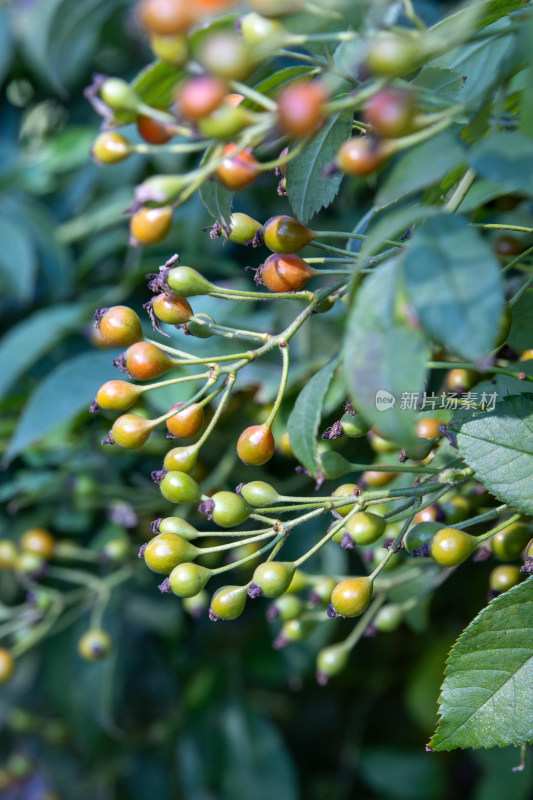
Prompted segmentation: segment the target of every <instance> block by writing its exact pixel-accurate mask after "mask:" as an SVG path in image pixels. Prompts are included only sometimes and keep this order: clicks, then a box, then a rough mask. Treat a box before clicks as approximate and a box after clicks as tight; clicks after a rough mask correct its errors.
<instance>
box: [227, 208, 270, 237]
mask: <svg viewBox="0 0 533 800" xmlns="http://www.w3.org/2000/svg"><path fill="white" fill-rule="evenodd" d="M262 227H263V226H262V225H261V223H260V222H258V221H257V220H256V219H254V218H253V217H250V216H248V214H241V213H240V212H238V211H236V212H235V214H232V215H231V217H230V228H231V233H230V235H229V236H228V237H227V238H228V239H229V240H230V242H235V243H236V244H247V243H248V242H250V241H252V239H253V238H254V236H255V235H256V233H257V232H258V231H260V230H261V228H262ZM222 235H223V236H224V237H226V234H225V232H224V230H222Z"/></svg>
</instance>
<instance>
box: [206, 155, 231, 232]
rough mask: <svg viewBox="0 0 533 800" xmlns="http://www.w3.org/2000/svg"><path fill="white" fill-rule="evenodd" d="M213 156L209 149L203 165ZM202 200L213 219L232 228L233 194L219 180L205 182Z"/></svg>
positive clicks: (225, 226)
mask: <svg viewBox="0 0 533 800" xmlns="http://www.w3.org/2000/svg"><path fill="white" fill-rule="evenodd" d="M212 154H213V148H212V147H211V148H209V150H207V151H206V153H205V154H204V156H203V158H202V162H201V163H202V165H203V164H206V163H207V162H208V161H209V159H210V158H211V156H212ZM200 199H201V201H202V203H203V204H204V206H205V207H206V208H207V210H208V211H209V213H210V214H211V216H212V217H213V219H215V220H216V221H217V222H219V223H220V225H222V227H223V228H229V227H230V219H231V208H232V205H233V192H231V191H230V190H229V189H225V188H224V187H223V186H221V184H220V183H219V182H218V181H217V180H213V181H204V182H203V183H202V185H201V187H200Z"/></svg>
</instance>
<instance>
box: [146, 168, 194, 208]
mask: <svg viewBox="0 0 533 800" xmlns="http://www.w3.org/2000/svg"><path fill="white" fill-rule="evenodd" d="M185 185H186V180H185V178H184V177H183V176H182V175H152V177H151V178H147V179H146V180H145V181H143V182H142V183H140V184H139V185H138V186H137V187H136V189H135V197H136V199H137V200H138V201H139V202H142V203H152V204H154V205H157V206H165V205H166V204H167V203H171V202H172V201H173V200H175V199H176V198H177V197H178V195H179V193H180V192H181V191H182V189H183V188H184V186H185Z"/></svg>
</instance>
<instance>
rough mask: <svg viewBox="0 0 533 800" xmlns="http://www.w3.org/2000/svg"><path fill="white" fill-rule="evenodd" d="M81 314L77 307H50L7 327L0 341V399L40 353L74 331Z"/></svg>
mask: <svg viewBox="0 0 533 800" xmlns="http://www.w3.org/2000/svg"><path fill="white" fill-rule="evenodd" d="M84 314H85V312H84V310H83V309H82V308H81V307H80V306H75V305H68V306H67V305H63V306H54V307H52V308H47V309H44V310H43V311H37V312H35V314H33V315H32V316H31V317H29V318H28V319H24V320H22V321H21V322H19V323H18V325H15V326H14V327H13V328H11V330H10V331H9V332H8V333H7V334H6V335H5V336H4V338H3V339H2V340H1V341H0V398H1V397H3V396H4V395H5V393H6V392H7V390H8V389H9V388H10V387H11V386H12V384H13V383H14V382H15V381H16V380H17V378H18V377H19V376H20V375H22V374H23V373H24V372H25V371H26V370H27V369H28V367H30V366H31V365H32V364H34V363H35V362H36V361H37V359H39V358H40V357H41V356H42V355H43V353H46V352H47V351H48V350H49V349H50V348H51V347H52V346H53V345H54V344H55V343H56V342H57V341H58V340H59V339H61V338H62V337H63V336H64V335H65V334H66V333H67V332H68V331H70V330H72V329H73V328H76V327H77V326H78V325H79V324H80V322H81V320H82V319H83V317H84Z"/></svg>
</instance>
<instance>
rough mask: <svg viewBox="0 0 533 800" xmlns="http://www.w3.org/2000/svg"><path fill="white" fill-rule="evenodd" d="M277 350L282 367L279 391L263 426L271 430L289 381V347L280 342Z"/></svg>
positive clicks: (285, 343)
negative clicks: (278, 350) (279, 353)
mask: <svg viewBox="0 0 533 800" xmlns="http://www.w3.org/2000/svg"><path fill="white" fill-rule="evenodd" d="M279 349H280V352H281V359H282V362H283V366H282V369H281V380H280V383H279V389H278V393H277V396H276V399H275V401H274V405H273V406H272V410H271V412H270V414H269V415H268V418H267V421H266V422H265V425H266V427H267V428H271V427H272V425H273V424H274V420H275V419H276V417H277V415H278V412H279V410H280V408H281V404H282V402H283V398H284V396H285V391H286V389H287V381H288V379H289V345H288V343H287V342H280V345H279Z"/></svg>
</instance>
